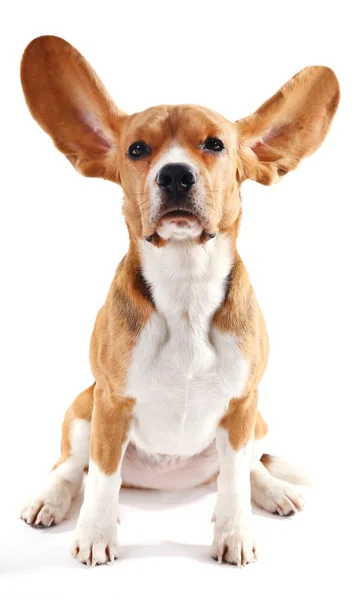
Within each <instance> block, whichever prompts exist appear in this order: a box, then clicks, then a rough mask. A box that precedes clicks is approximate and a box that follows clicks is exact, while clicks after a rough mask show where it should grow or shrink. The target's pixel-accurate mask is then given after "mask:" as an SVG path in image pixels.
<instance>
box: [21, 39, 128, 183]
mask: <svg viewBox="0 0 360 600" xmlns="http://www.w3.org/2000/svg"><path fill="white" fill-rule="evenodd" d="M21 83H22V87H23V91H24V95H25V98H26V102H27V105H28V107H29V110H30V112H31V114H32V116H33V117H34V119H36V121H37V122H38V123H39V125H40V126H41V127H42V128H43V129H44V131H46V133H48V134H49V135H50V136H51V137H52V139H53V141H54V143H55V146H56V147H57V148H58V149H59V150H60V151H61V152H63V153H64V154H65V156H66V158H68V159H69V161H70V162H71V163H72V165H73V166H74V167H75V169H77V170H78V171H79V172H80V173H82V174H83V175H86V176H88V177H103V178H104V179H110V180H111V181H115V182H117V183H119V182H120V179H119V174H118V168H117V161H116V157H117V151H118V143H119V137H120V127H121V124H122V121H123V120H124V119H126V115H125V113H122V112H121V111H119V109H118V108H117V107H116V105H115V104H114V102H113V101H112V99H111V98H110V96H109V95H108V93H107V92H106V90H105V88H104V86H103V84H102V83H101V81H100V79H98V77H97V75H96V73H95V72H94V71H93V69H92V68H91V67H90V65H89V64H88V63H87V62H86V60H85V59H84V58H83V57H82V56H81V54H80V53H79V52H78V51H77V50H76V49H75V48H73V47H72V46H71V45H70V44H68V43H67V42H66V41H65V40H63V39H61V38H58V37H55V36H49V35H46V36H43V37H39V38H36V39H34V40H33V41H32V42H31V43H30V44H29V45H28V46H27V48H26V50H25V52H24V54H23V57H22V61H21Z"/></svg>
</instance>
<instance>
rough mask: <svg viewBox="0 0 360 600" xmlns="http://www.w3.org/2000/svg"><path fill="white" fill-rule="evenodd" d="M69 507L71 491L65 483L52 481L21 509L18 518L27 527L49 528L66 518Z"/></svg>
mask: <svg viewBox="0 0 360 600" xmlns="http://www.w3.org/2000/svg"><path fill="white" fill-rule="evenodd" d="M70 505H71V491H70V489H69V487H68V485H67V482H65V481H64V480H61V479H59V480H58V481H55V480H54V481H53V482H52V483H51V484H50V485H48V486H47V487H46V488H45V490H43V492H42V493H40V494H39V495H38V496H37V497H35V498H33V499H32V500H30V501H29V502H27V503H26V504H25V505H24V506H23V507H22V510H21V513H20V516H21V518H22V519H23V521H25V523H27V524H28V525H33V526H34V527H50V526H51V525H56V524H57V523H60V522H61V521H62V520H63V519H64V518H65V517H66V515H67V513H68V511H69V508H70Z"/></svg>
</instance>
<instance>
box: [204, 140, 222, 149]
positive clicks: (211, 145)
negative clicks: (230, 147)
mask: <svg viewBox="0 0 360 600" xmlns="http://www.w3.org/2000/svg"><path fill="white" fill-rule="evenodd" d="M224 148H225V146H224V144H223V142H222V141H221V140H218V139H217V138H208V139H207V140H206V141H205V144H204V150H209V151H210V152H221V150H224Z"/></svg>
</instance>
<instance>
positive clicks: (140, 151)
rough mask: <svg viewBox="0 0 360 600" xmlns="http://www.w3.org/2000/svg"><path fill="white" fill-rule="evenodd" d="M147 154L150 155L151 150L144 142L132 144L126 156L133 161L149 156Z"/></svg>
mask: <svg viewBox="0 0 360 600" xmlns="http://www.w3.org/2000/svg"><path fill="white" fill-rule="evenodd" d="M149 154H151V148H150V146H148V145H147V144H145V142H134V143H133V144H131V146H130V147H129V150H128V156H129V157H130V158H135V159H136V158H142V157H143V156H149Z"/></svg>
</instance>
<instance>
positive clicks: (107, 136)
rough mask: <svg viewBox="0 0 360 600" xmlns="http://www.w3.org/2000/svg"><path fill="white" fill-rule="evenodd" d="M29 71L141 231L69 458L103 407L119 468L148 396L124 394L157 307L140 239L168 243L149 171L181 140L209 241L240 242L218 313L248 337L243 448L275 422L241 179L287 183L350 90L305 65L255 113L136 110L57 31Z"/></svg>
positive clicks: (106, 456)
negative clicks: (81, 431)
mask: <svg viewBox="0 0 360 600" xmlns="http://www.w3.org/2000/svg"><path fill="white" fill-rule="evenodd" d="M21 80H22V85H23V89H24V94H25V97H26V100H27V103H28V106H29V109H30V111H31V113H32V115H33V116H34V118H35V119H36V120H37V121H38V123H39V124H40V125H41V127H42V128H43V129H44V130H45V131H46V132H47V133H48V134H49V135H50V136H51V137H52V138H53V140H54V143H55V145H56V147H57V148H58V149H59V150H60V151H61V152H63V153H64V154H65V156H66V157H67V158H68V159H69V160H70V162H71V163H72V164H73V165H74V167H75V168H76V169H77V170H79V171H80V172H81V173H82V174H84V175H86V176H91V177H103V178H105V179H109V180H111V181H114V182H116V183H120V184H121V185H122V187H123V190H124V194H125V203H124V210H123V212H124V216H125V219H126V222H127V226H128V229H129V235H130V248H129V252H128V254H127V255H126V257H125V258H124V259H123V261H122V262H121V263H120V265H119V267H118V270H117V273H116V275H115V279H114V281H113V283H112V285H111V288H110V291H109V294H108V297H107V299H106V302H105V304H104V306H103V307H102V309H101V310H100V311H99V314H98V316H97V319H96V323H95V328H94V332H93V335H92V339H91V352H90V355H91V356H90V360H91V368H92V372H93V375H94V378H95V380H96V387H95V404H94V409H93V413H92V406H93V400H92V396H93V393H92V391H91V392H90V390H93V388H89V390H86V391H85V392H83V393H82V394H81V395H80V396H79V397H78V399H77V400H76V401H75V402H74V404H73V405H72V407H71V408H70V409H69V411H68V413H67V416H66V418H65V422H64V427H63V436H64V440H63V452H62V457H63V456H65V457H66V456H67V455H68V453H69V426H70V425H69V424H70V421H71V419H72V418H74V417H77V416H78V415H79V414H85V415H86V416H85V417H81V418H86V419H90V418H91V415H92V418H93V426H92V436H91V457H92V458H93V459H94V460H95V461H96V462H97V463H98V465H99V467H100V468H101V469H102V470H103V471H104V472H105V473H111V472H113V471H114V470H115V469H116V468H117V465H118V463H119V460H120V456H121V446H122V442H123V441H124V439H125V437H126V433H127V430H128V426H129V421H130V419H131V413H132V408H133V406H134V402H135V401H136V399H129V398H124V395H123V394H124V387H125V380H126V374H127V371H128V368H129V364H130V359H131V352H132V349H133V348H134V346H135V344H136V341H137V338H138V336H139V333H140V331H141V329H142V327H143V326H144V324H145V323H146V322H147V320H148V319H149V318H150V316H151V314H152V312H153V311H154V310H156V307H155V306H154V304H153V301H152V298H151V291H150V290H149V288H148V286H147V284H146V282H145V280H144V278H143V276H142V272H141V264H140V258H139V252H138V245H137V243H138V240H139V239H140V238H143V237H144V236H150V235H153V243H154V244H156V245H163V244H165V243H166V242H165V241H164V240H161V238H160V237H159V236H158V235H157V234H156V233H155V230H156V223H154V222H153V221H152V220H151V216H150V198H149V193H148V189H147V176H148V173H149V171H150V170H151V168H152V166H153V165H154V164H155V162H156V161H157V159H158V157H159V156H160V155H162V154H163V153H164V151H165V150H166V149H168V148H169V147H170V145H171V143H172V141H173V140H174V139H176V140H177V143H178V144H180V145H181V146H183V147H185V148H186V150H187V152H188V154H189V155H190V156H191V158H192V160H193V161H194V163H195V164H196V165H197V167H198V169H199V172H200V174H201V177H202V180H203V181H204V199H205V202H206V206H205V213H206V214H205V215H204V223H203V224H204V236H200V238H199V243H204V242H205V241H206V239H207V234H208V233H209V232H217V231H223V232H226V233H227V234H228V235H229V236H230V239H231V242H232V248H233V251H234V265H233V269H232V273H231V277H230V280H229V285H228V291H227V294H226V298H225V300H224V302H223V304H222V306H220V307H219V309H218V310H217V312H216V314H215V316H214V320H213V324H214V325H215V326H216V327H217V328H218V329H220V330H221V331H224V332H229V333H232V334H233V335H234V336H235V337H236V338H237V340H238V343H239V345H240V347H241V350H242V352H243V353H244V355H245V356H246V358H247V360H248V362H249V364H250V373H249V377H248V381H247V385H246V390H245V392H244V395H243V397H242V398H234V399H232V400H231V402H230V404H229V408H228V411H227V413H226V415H224V417H223V419H222V421H221V426H222V427H224V428H225V429H227V431H228V434H229V440H230V442H231V444H232V446H233V447H234V448H235V449H239V448H241V446H242V445H243V444H244V443H246V441H247V440H248V439H249V438H250V437H251V435H252V434H253V432H254V431H255V436H256V437H257V438H260V437H263V435H265V434H266V432H267V426H266V424H265V423H264V421H263V419H262V417H261V416H260V415H259V414H258V413H257V397H258V393H257V386H258V383H259V381H260V379H261V377H262V374H263V372H264V369H265V367H266V362H267V357H268V337H267V333H266V328H265V323H264V319H263V316H262V313H261V311H260V308H259V306H258V303H257V301H256V298H255V294H254V291H253V289H252V287H251V284H250V281H249V277H248V275H247V272H246V269H245V267H244V265H243V263H242V261H241V259H240V257H239V255H238V253H237V250H236V236H237V233H238V230H239V226H240V219H241V201H240V185H241V183H242V182H243V181H244V180H245V179H248V178H250V179H254V180H256V181H258V182H259V183H262V184H265V185H268V184H272V183H275V182H277V181H279V180H280V179H281V177H282V176H283V175H285V174H286V173H288V172H289V171H291V170H292V169H294V168H295V167H296V166H297V165H298V164H299V162H300V161H301V160H302V159H303V158H304V157H305V156H308V155H309V154H311V153H312V152H314V151H315V150H316V148H318V146H319V145H320V144H321V143H322V141H323V139H324V137H325V135H326V133H327V131H328V129H329V126H330V123H331V120H332V118H333V116H334V114H335V111H336V108H337V104H338V101H339V86H338V83H337V80H336V77H335V75H334V73H333V72H332V71H331V70H330V69H328V68H327V67H308V68H306V69H303V70H302V71H301V72H300V73H298V74H297V75H295V76H294V77H293V78H292V79H291V80H290V81H289V82H287V83H286V84H285V85H284V86H283V87H282V88H281V89H280V90H279V91H278V92H277V93H276V94H275V95H274V96H272V97H271V98H270V99H269V100H268V101H267V102H265V103H264V104H263V105H262V106H261V107H260V108H259V109H258V110H257V111H256V112H255V113H253V114H252V115H250V116H249V117H247V118H245V119H242V120H240V121H238V122H236V123H231V122H230V121H228V120H227V119H225V118H224V117H222V116H221V115H218V114H217V113H215V112H213V111H211V110H209V109H206V108H203V107H199V106H194V105H184V106H157V107H154V108H149V109H147V110H145V111H143V112H142V113H138V114H134V115H126V114H125V113H123V112H122V111H120V110H119V109H118V108H117V107H116V106H115V104H114V103H113V101H112V100H111V98H110V97H109V95H108V94H107V92H106V90H105V89H104V86H103V85H102V83H101V82H100V80H99V79H98V77H97V75H96V74H95V73H94V71H93V70H92V68H91V67H90V65H89V64H88V63H87V62H86V61H85V59H84V58H83V57H82V56H81V55H80V54H79V52H78V51H77V50H75V49H74V48H73V47H72V46H70V44H68V43H67V42H65V41H64V40H62V39H60V38H57V37H53V36H44V37H41V38H37V39H35V40H33V42H31V44H29V46H28V47H27V49H26V50H25V52H24V56H23V59H22V64H21ZM208 137H220V138H221V139H224V140H225V147H226V151H225V152H224V153H223V155H222V156H221V157H219V156H215V155H214V154H212V153H206V152H201V144H202V143H203V142H204V141H205V140H206V139H207V138H208ZM137 140H146V143H147V144H148V145H150V146H151V148H152V153H151V155H150V156H148V157H147V158H146V159H144V160H139V161H133V160H131V159H130V158H129V157H128V155H127V149H128V147H129V146H130V145H131V144H132V143H133V142H134V141H137ZM154 234H155V235H154ZM83 402H84V403H85V405H86V406H85V408H84V409H83ZM82 410H83V412H81V411H82ZM78 411H79V412H78ZM60 460H62V459H60Z"/></svg>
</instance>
